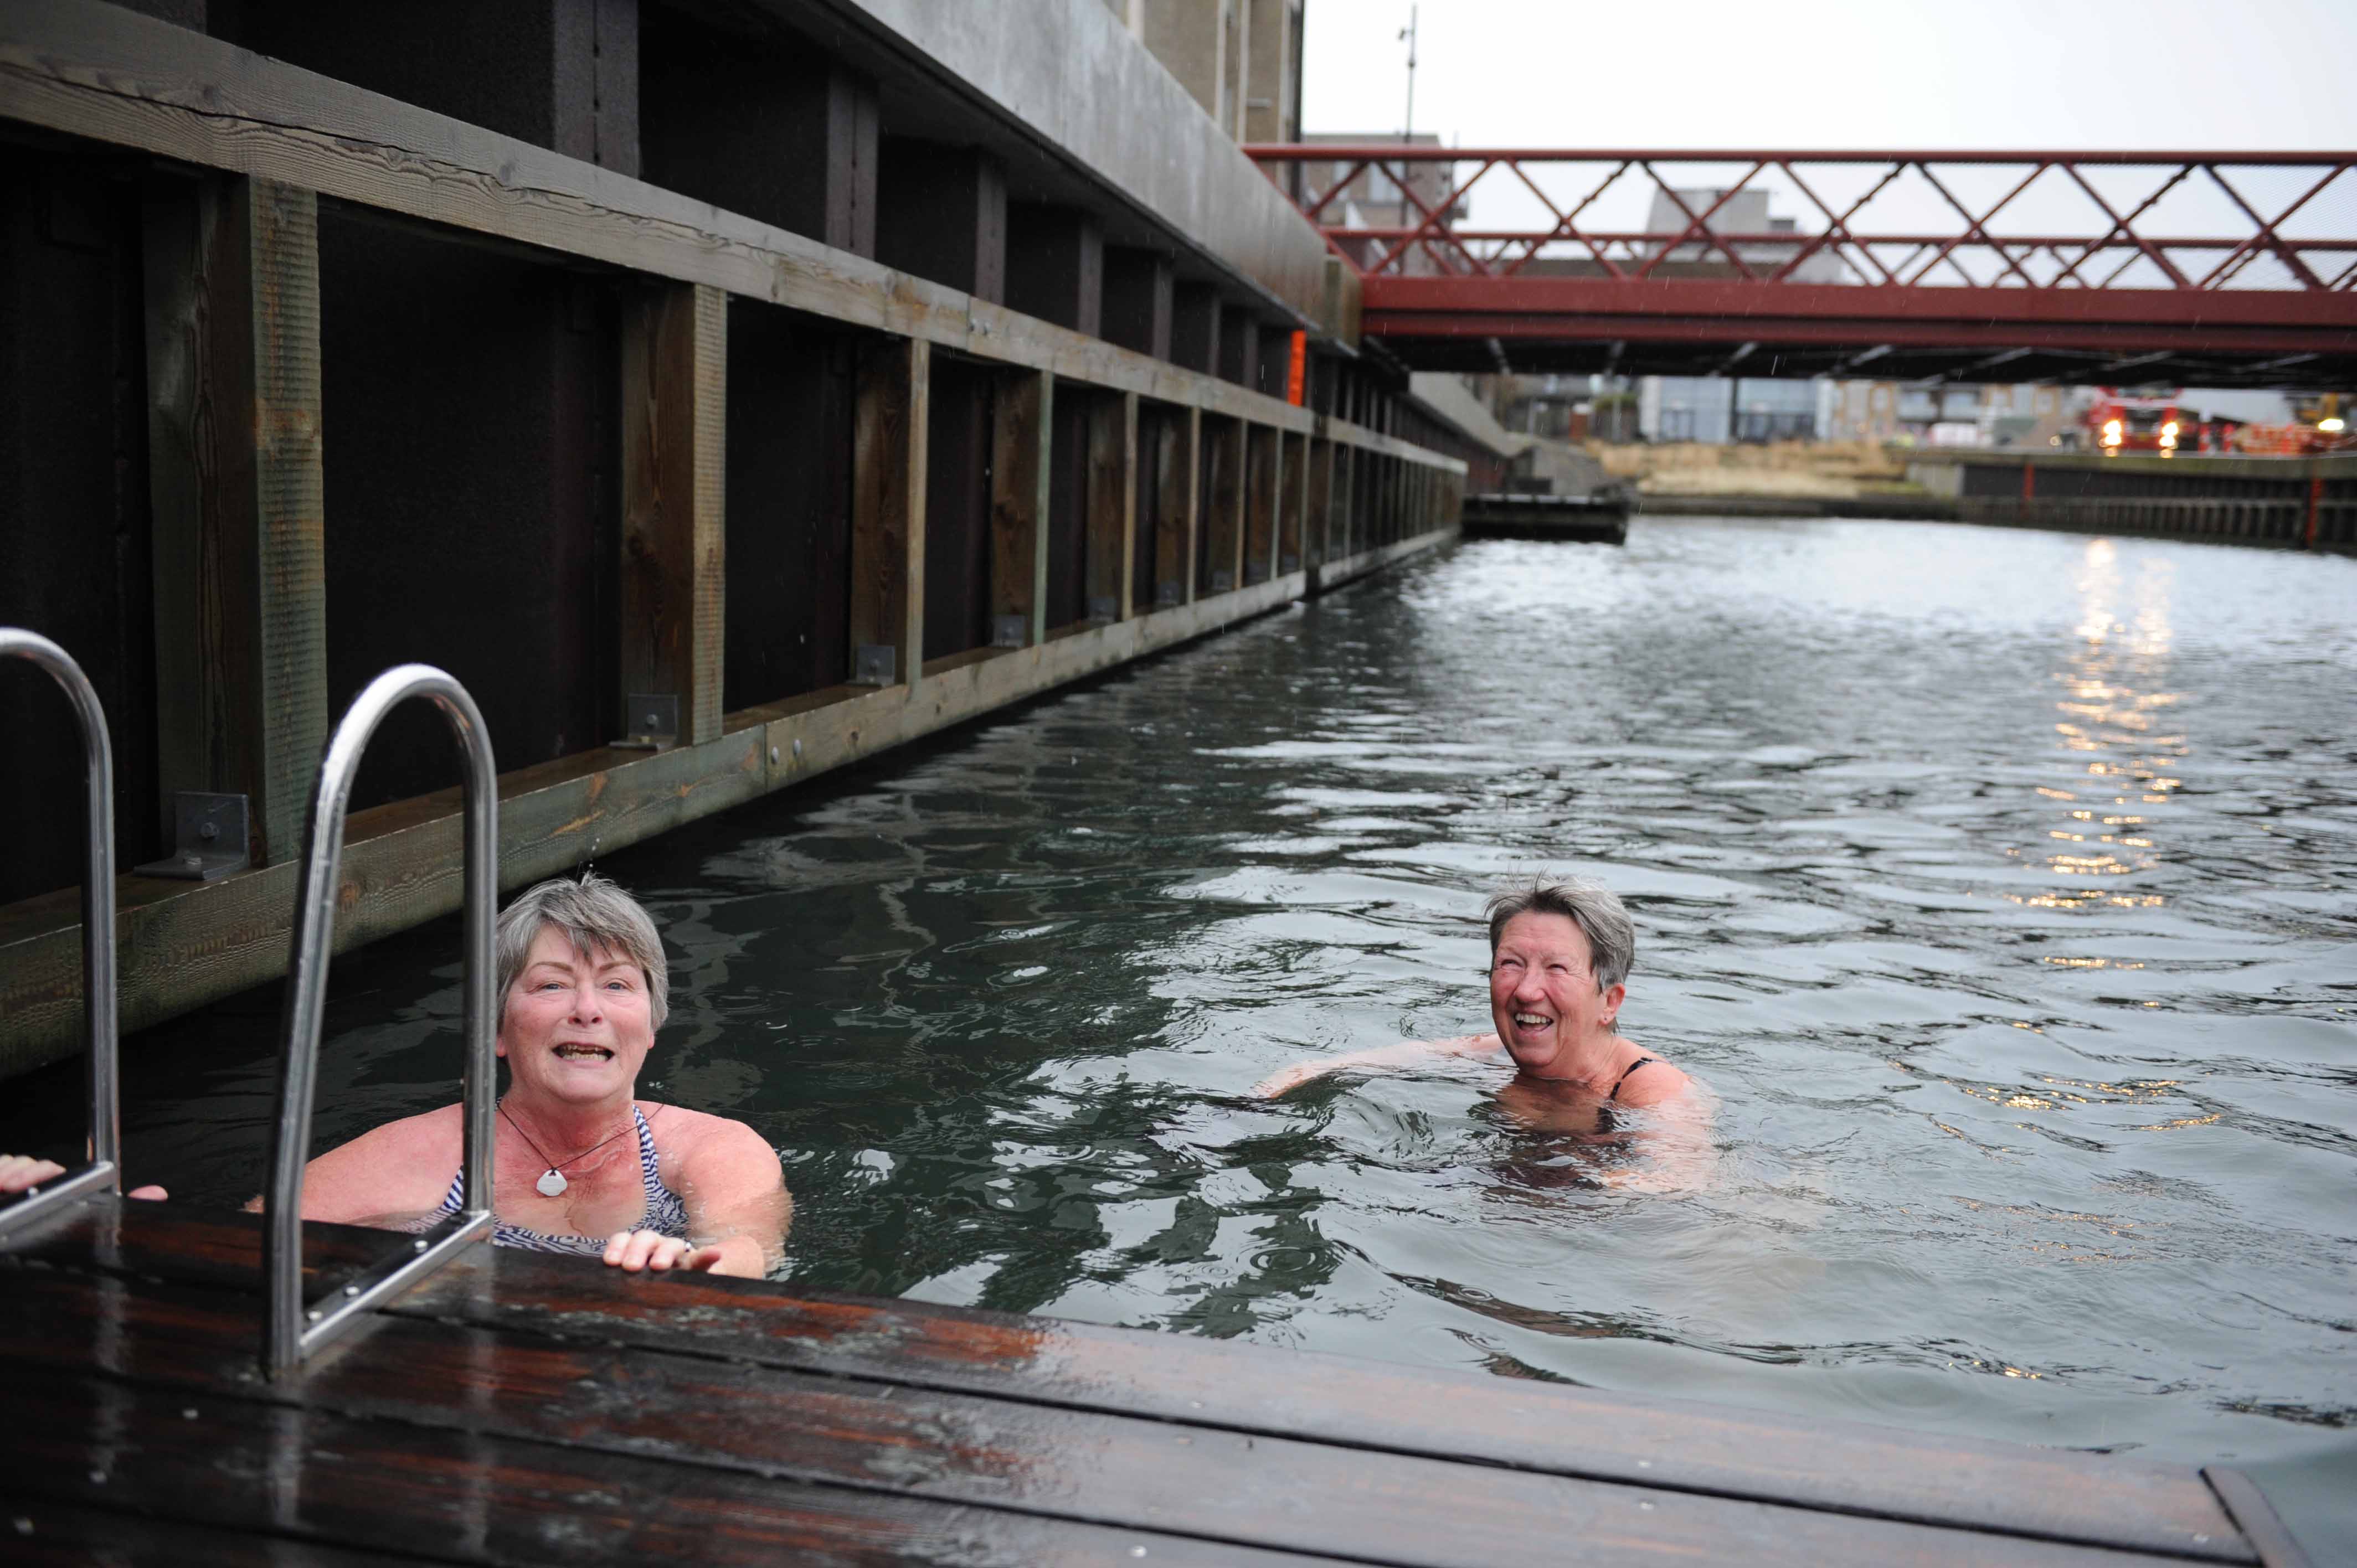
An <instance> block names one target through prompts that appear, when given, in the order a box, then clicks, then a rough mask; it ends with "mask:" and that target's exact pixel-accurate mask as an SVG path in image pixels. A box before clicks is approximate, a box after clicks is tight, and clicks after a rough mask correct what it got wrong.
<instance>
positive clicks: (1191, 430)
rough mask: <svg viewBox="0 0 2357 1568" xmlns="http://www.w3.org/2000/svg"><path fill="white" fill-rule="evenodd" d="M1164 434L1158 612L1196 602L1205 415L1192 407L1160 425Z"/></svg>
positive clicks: (1156, 551)
mask: <svg viewBox="0 0 2357 1568" xmlns="http://www.w3.org/2000/svg"><path fill="white" fill-rule="evenodd" d="M1155 424H1156V427H1157V435H1158V437H1159V439H1158V442H1157V446H1158V447H1159V451H1158V454H1157V458H1158V467H1157V470H1156V475H1155V478H1156V482H1157V483H1158V484H1159V485H1160V486H1161V487H1162V489H1161V495H1160V498H1159V499H1160V502H1161V504H1160V505H1159V506H1158V507H1157V509H1156V510H1157V514H1158V521H1159V526H1158V529H1157V532H1156V534H1155V539H1154V603H1155V607H1157V609H1164V608H1168V607H1171V606H1173V605H1190V604H1193V603H1194V602H1195V521H1196V518H1195V514H1196V510H1197V495H1196V490H1197V485H1196V480H1197V478H1199V477H1200V475H1201V473H1202V471H1203V469H1202V460H1201V457H1200V453H1199V449H1198V444H1199V443H1200V441H1201V440H1202V438H1203V411H1202V410H1201V409H1200V408H1189V409H1184V410H1180V411H1177V412H1175V413H1166V414H1164V415H1163V417H1161V418H1160V419H1157V420H1156V421H1155Z"/></svg>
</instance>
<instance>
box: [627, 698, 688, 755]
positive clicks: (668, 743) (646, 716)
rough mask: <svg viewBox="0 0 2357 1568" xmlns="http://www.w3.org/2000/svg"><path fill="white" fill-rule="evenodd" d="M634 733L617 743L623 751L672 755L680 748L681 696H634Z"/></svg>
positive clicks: (632, 704) (632, 709)
mask: <svg viewBox="0 0 2357 1568" xmlns="http://www.w3.org/2000/svg"><path fill="white" fill-rule="evenodd" d="M678 744H679V694H678V693H675V692H633V693H630V734H628V735H626V736H623V737H622V738H621V739H619V740H618V741H616V742H615V743H614V746H615V747H616V749H618V750H621V751H669V750H670V749H671V748H672V747H673V746H677V745H678Z"/></svg>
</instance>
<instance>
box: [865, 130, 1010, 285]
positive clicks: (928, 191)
mask: <svg viewBox="0 0 2357 1568" xmlns="http://www.w3.org/2000/svg"><path fill="white" fill-rule="evenodd" d="M876 200H877V209H876V259H877V261H879V262H882V263H884V264H885V265H886V266H888V267H898V268H899V269H900V270H901V271H902V272H909V273H914V274H917V275H918V276H919V277H920V278H930V279H931V280H932V281H933V282H935V283H938V284H943V285H947V286H949V287H951V288H957V289H963V290H964V291H965V292H966V293H968V294H971V295H975V296H976V297H978V298H981V299H986V300H989V301H990V302H991V303H992V304H994V305H999V304H1004V303H1005V302H1006V170H1004V169H1002V168H1001V167H1000V166H999V165H998V161H997V160H996V158H993V157H991V156H989V155H988V154H986V153H983V152H979V151H977V150H975V149H974V148H972V147H945V146H942V145H937V144H935V143H932V142H919V141H911V140H909V138H907V137H904V136H887V137H885V138H884V139H883V142H882V144H881V152H880V154H879V157H878V165H877V196H876Z"/></svg>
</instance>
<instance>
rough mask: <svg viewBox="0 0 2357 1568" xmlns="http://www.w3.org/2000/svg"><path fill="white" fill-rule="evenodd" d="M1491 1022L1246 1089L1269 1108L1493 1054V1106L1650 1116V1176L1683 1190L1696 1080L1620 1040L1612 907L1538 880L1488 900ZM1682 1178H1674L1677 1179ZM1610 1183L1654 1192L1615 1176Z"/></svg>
mask: <svg viewBox="0 0 2357 1568" xmlns="http://www.w3.org/2000/svg"><path fill="white" fill-rule="evenodd" d="M1489 916H1490V1020H1491V1024H1493V1025H1494V1026H1495V1029H1494V1031H1493V1032H1492V1033H1490V1034H1486V1035H1465V1036H1458V1037H1457V1038H1454V1039H1446V1040H1408V1041H1405V1042H1403V1043H1402V1044H1399V1045H1395V1046H1383V1047H1377V1048H1375V1049H1372V1050H1364V1051H1352V1052H1350V1053H1348V1054H1347V1055H1343V1056H1339V1057H1320V1058H1316V1059H1314V1060H1310V1061H1306V1062H1297V1063H1296V1064H1295V1065H1294V1066H1292V1067H1289V1068H1286V1069H1285V1070H1283V1071H1282V1072H1278V1073H1275V1074H1272V1075H1271V1076H1269V1077H1267V1078H1265V1079H1262V1080H1261V1081H1260V1082H1259V1083H1257V1084H1255V1085H1254V1086H1253V1092H1254V1093H1255V1094H1257V1095H1260V1096H1262V1097H1263V1098H1265V1099H1270V1100H1274V1099H1275V1098H1277V1097H1279V1096H1281V1095H1284V1094H1286V1093H1289V1092H1291V1091H1292V1090H1296V1089H1298V1088H1299V1087H1300V1086H1301V1085H1303V1084H1305V1083H1308V1082H1311V1081H1313V1080H1314V1079H1320V1078H1324V1077H1326V1076H1327V1075H1328V1074H1330V1073H1337V1072H1349V1071H1353V1070H1356V1071H1376V1072H1384V1071H1391V1070H1394V1069H1399V1068H1405V1067H1413V1066H1415V1065H1416V1064H1417V1063H1420V1062H1426V1061H1431V1060H1434V1059H1435V1058H1446V1057H1491V1058H1495V1057H1498V1056H1500V1055H1501V1054H1502V1055H1503V1056H1504V1057H1505V1058H1506V1059H1507V1060H1508V1061H1509V1062H1511V1063H1512V1065H1513V1067H1514V1069H1515V1075H1514V1078H1513V1079H1512V1082H1510V1083H1508V1084H1506V1085H1504V1086H1503V1087H1502V1088H1501V1090H1500V1091H1499V1101H1500V1103H1501V1106H1502V1107H1503V1108H1504V1109H1505V1110H1506V1111H1507V1112H1509V1113H1510V1114H1512V1116H1513V1117H1514V1118H1515V1119H1516V1120H1517V1121H1519V1122H1523V1124H1524V1125H1526V1126H1529V1127H1532V1128H1534V1129H1536V1130H1542V1131H1557V1132H1593V1131H1598V1130H1607V1129H1609V1125H1610V1122H1611V1120H1612V1113H1613V1112H1614V1111H1615V1109H1624V1110H1652V1111H1655V1112H1659V1114H1658V1115H1657V1116H1655V1117H1654V1118H1652V1121H1653V1122H1654V1125H1653V1127H1652V1129H1651V1132H1652V1135H1653V1139H1654V1141H1655V1143H1656V1144H1658V1145H1659V1146H1658V1148H1657V1150H1656V1152H1657V1153H1659V1154H1661V1155H1670V1156H1674V1165H1671V1166H1665V1167H1663V1168H1661V1169H1657V1170H1656V1172H1655V1173H1654V1175H1655V1176H1656V1177H1666V1178H1668V1180H1669V1184H1670V1185H1683V1184H1684V1180H1685V1179H1686V1178H1687V1177H1688V1176H1691V1174H1692V1164H1693V1162H1692V1160H1691V1159H1690V1158H1688V1157H1687V1156H1690V1155H1695V1154H1696V1153H1698V1152H1699V1150H1700V1148H1701V1144H1700V1143H1699V1141H1698V1139H1697V1138H1695V1137H1694V1136H1688V1135H1684V1134H1688V1133H1695V1131H1697V1130H1698V1129H1699V1128H1702V1127H1706V1125H1707V1122H1708V1110H1707V1106H1706V1102H1705V1101H1706V1097H1705V1096H1704V1094H1703V1093H1702V1091H1701V1090H1700V1088H1699V1086H1698V1085H1696V1084H1695V1081H1694V1079H1691V1078H1688V1077H1687V1076H1686V1075H1685V1074H1684V1072H1681V1071H1680V1070H1678V1069H1676V1068H1674V1067H1673V1066H1671V1065H1670V1064H1669V1063H1668V1062H1666V1061H1664V1060H1663V1059H1662V1058H1660V1057H1657V1056H1655V1055H1653V1054H1652V1052H1650V1051H1648V1050H1646V1049H1644V1048H1643V1047H1641V1046H1639V1045H1637V1044H1636V1043H1635V1042H1634V1041H1632V1040H1629V1039H1626V1038H1623V1037H1622V1036H1621V1035H1620V1032H1619V1029H1618V1024H1619V1020H1620V1004H1621V1003H1622V1002H1623V1001H1625V1000H1626V999H1627V997H1628V994H1629V988H1628V984H1627V981H1628V976H1629V966H1630V964H1631V962H1633V961H1634V960H1635V958H1636V955H1637V929H1636V926H1635V924H1634V923H1633V922H1631V920H1630V918H1629V911H1628V910H1627V909H1626V908H1622V906H1621V903H1620V899H1619V898H1617V897H1613V895H1612V894H1611V892H1610V891H1609V890H1608V889H1606V888H1604V887H1601V886H1598V885H1596V884H1594V883H1590V882H1560V883H1548V882H1536V883H1533V884H1531V885H1530V886H1527V887H1522V888H1517V889H1515V890H1513V891H1511V892H1506V893H1501V894H1499V895H1498V896H1497V897H1493V898H1491V900H1490V906H1489ZM1682 1172H1683V1173H1684V1174H1681V1173H1682ZM1607 1179H1609V1180H1614V1185H1638V1186H1651V1185H1661V1182H1660V1181H1658V1180H1655V1179H1652V1178H1642V1177H1638V1178H1631V1177H1620V1178H1619V1179H1614V1178H1613V1177H1608V1178H1607Z"/></svg>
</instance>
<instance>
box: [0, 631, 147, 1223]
mask: <svg viewBox="0 0 2357 1568" xmlns="http://www.w3.org/2000/svg"><path fill="white" fill-rule="evenodd" d="M0 658H11V659H23V660H28V661H30V662H32V663H34V664H38V665H39V666H40V667H41V668H42V669H44V670H46V671H48V672H49V674H50V676H51V677H52V678H53V679H55V680H56V682H57V683H58V684H59V685H60V686H62V687H64V688H65V692H66V699H67V701H69V702H70V703H72V704H73V710H74V718H75V720H76V722H78V723H79V724H80V725H81V757H82V788H83V808H82V809H83V830H84V832H85V834H86V835H87V842H86V843H85V845H84V857H83V860H82V871H81V1006H82V1018H83V1022H84V1025H85V1026H86V1030H87V1033H88V1036H89V1039H90V1142H89V1145H88V1153H89V1160H88V1163H86V1164H85V1165H82V1167H81V1169H80V1170H75V1171H69V1172H68V1173H67V1174H66V1175H64V1176H59V1178H58V1179H57V1180H55V1181H53V1182H47V1183H44V1184H42V1185H41V1186H39V1187H29V1188H27V1190H26V1191H25V1192H24V1194H23V1195H22V1196H20V1197H17V1198H16V1200H15V1201H14V1202H13V1203H9V1204H8V1205H6V1206H5V1208H0V1235H5V1234H6V1233H7V1232H9V1231H11V1230H16V1229H18V1228H20V1227H22V1226H25V1225H27V1224H30V1223H31V1222H32V1221H33V1220H35V1219H38V1218H39V1217H40V1216H42V1215H44V1214H48V1213H52V1212H55V1211H56V1210H57V1209H59V1208H62V1207H64V1206H65V1205H66V1204H68V1203H70V1202H73V1201H75V1200H76V1199H78V1198H81V1197H87V1196H89V1195H90V1194H92V1193H103V1192H114V1193H119V1192H121V1191H122V1190H123V1168H122V1166H123V1111H122V1095H121V1090H120V1087H119V1079H117V1077H116V1072H115V1059H116V1055H117V1047H118V1043H119V1042H118V1038H117V1029H116V1024H115V1012H114V755H113V751H112V750H111V749H110V748H109V746H108V745H107V738H106V712H105V710H104V709H103V708H102V707H100V706H99V703H98V693H97V692H96V691H94V690H92V689H91V683H90V679H89V677H88V676H85V675H84V674H83V673H82V672H81V665H79V664H76V663H75V662H74V661H73V656H72V655H70V654H69V653H68V652H67V651H66V650H64V649H62V648H59V646H58V645H57V644H56V643H54V642H51V641H50V640H49V639H48V638H46V637H43V636H41V635H40V634H39V633H38V632H30V631H25V630H23V629H21V628H16V627H0Z"/></svg>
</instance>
